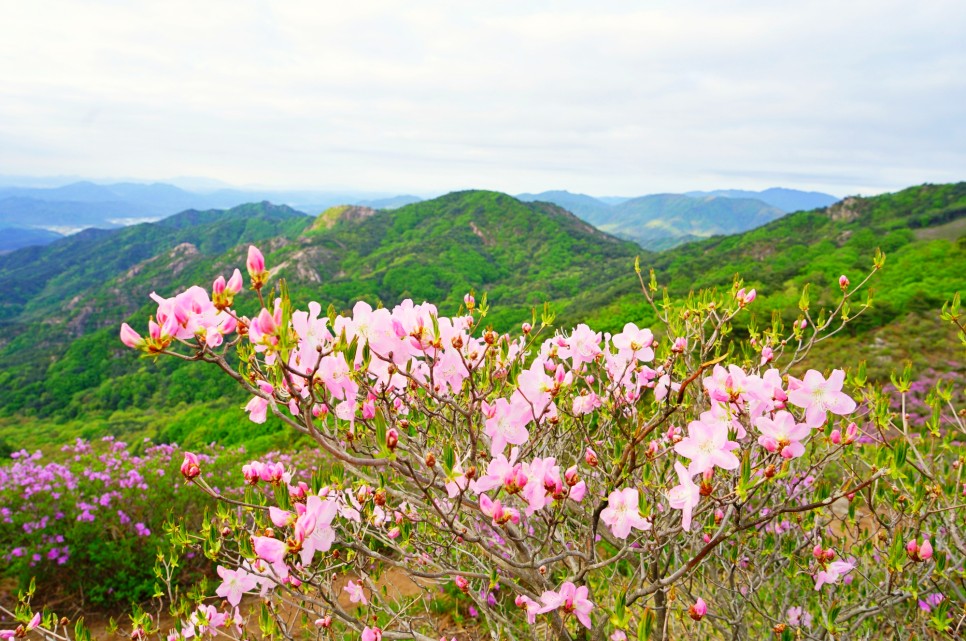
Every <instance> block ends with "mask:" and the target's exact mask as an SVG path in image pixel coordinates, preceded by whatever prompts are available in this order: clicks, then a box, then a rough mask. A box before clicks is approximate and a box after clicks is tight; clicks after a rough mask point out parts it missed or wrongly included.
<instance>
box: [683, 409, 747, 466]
mask: <svg viewBox="0 0 966 641" xmlns="http://www.w3.org/2000/svg"><path fill="white" fill-rule="evenodd" d="M735 449H738V443H736V442H734V441H729V440H728V430H727V428H725V427H724V426H723V425H722V424H721V423H704V422H702V421H691V423H690V424H689V425H688V435H687V436H686V437H685V438H683V439H681V440H680V441H679V442H678V443H677V444H675V446H674V451H675V452H677V453H678V454H680V455H681V456H684V457H686V458H689V459H691V464H690V465H689V466H688V473H689V474H701V473H703V472H706V471H708V470H711V469H713V468H714V467H715V466H717V467H720V468H722V469H725V470H734V469H737V468H738V465H739V461H738V457H737V456H735V455H734V454H732V453H731V452H732V450H735Z"/></svg>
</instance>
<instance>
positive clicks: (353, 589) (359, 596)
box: [344, 580, 382, 638]
mask: <svg viewBox="0 0 966 641" xmlns="http://www.w3.org/2000/svg"><path fill="white" fill-rule="evenodd" d="M344 590H345V592H347V593H348V594H349V600H350V601H352V602H353V603H361V604H362V605H368V604H369V600H368V599H366V593H365V591H363V589H362V586H361V585H359V584H358V583H356V582H355V581H352V580H350V581H349V582H348V583H346V584H345V588H344ZM367 629H368V628H367ZM377 629H378V628H377ZM363 638H365V633H363ZM379 638H382V631H381V630H380V631H379Z"/></svg>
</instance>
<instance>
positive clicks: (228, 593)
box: [215, 565, 258, 607]
mask: <svg viewBox="0 0 966 641" xmlns="http://www.w3.org/2000/svg"><path fill="white" fill-rule="evenodd" d="M218 576H220V577H221V579H222V583H221V585H219V586H218V589H217V590H215V594H217V595H218V596H220V597H221V598H223V599H225V600H227V601H228V603H229V604H230V605H231V606H232V607H235V606H237V605H238V604H239V603H241V598H242V595H243V594H244V593H245V592H249V591H251V590H254V589H255V587H256V586H258V578H257V577H256V576H254V575H253V574H249V573H248V572H246V571H245V570H243V569H242V568H238V569H237V570H235V571H232V570H229V569H228V568H225V567H223V566H221V565H219V566H218Z"/></svg>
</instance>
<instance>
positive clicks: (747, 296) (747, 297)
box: [745, 289, 758, 305]
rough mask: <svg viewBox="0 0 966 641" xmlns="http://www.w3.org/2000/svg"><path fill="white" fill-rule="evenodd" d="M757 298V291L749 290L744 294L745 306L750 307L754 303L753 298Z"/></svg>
mask: <svg viewBox="0 0 966 641" xmlns="http://www.w3.org/2000/svg"><path fill="white" fill-rule="evenodd" d="M757 297H758V291H757V290H755V289H751V290H749V291H748V293H747V294H745V305H751V304H752V303H753V302H754V301H755V298H757Z"/></svg>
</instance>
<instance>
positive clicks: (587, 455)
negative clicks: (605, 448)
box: [584, 447, 598, 467]
mask: <svg viewBox="0 0 966 641" xmlns="http://www.w3.org/2000/svg"><path fill="white" fill-rule="evenodd" d="M584 461H586V462H587V465H589V466H591V467H597V463H598V460H597V452H595V451H594V450H592V449H590V448H589V447H588V448H587V450H586V451H585V452H584Z"/></svg>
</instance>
